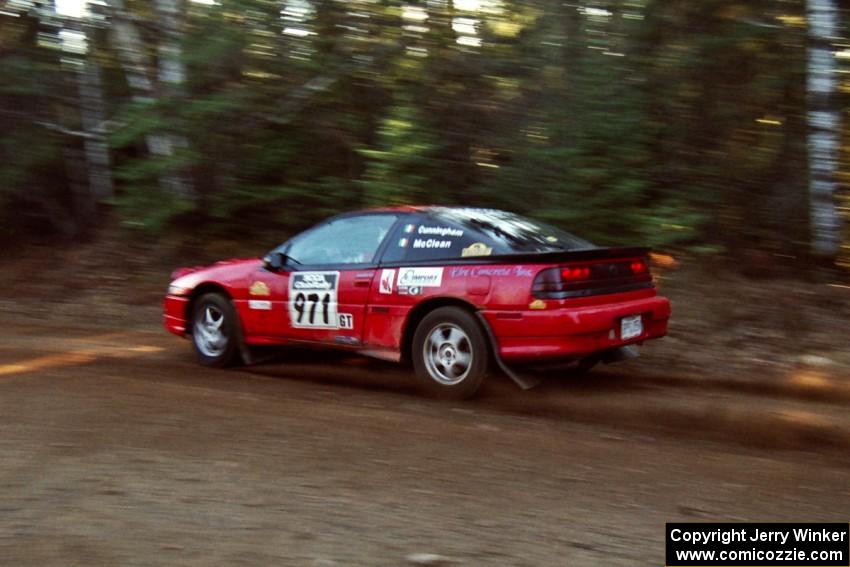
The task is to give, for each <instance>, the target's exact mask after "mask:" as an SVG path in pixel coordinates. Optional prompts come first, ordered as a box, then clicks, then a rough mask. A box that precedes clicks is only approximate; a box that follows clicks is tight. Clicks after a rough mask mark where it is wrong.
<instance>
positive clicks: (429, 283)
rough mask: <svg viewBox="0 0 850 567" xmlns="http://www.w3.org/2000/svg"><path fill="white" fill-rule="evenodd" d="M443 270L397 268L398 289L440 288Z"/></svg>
mask: <svg viewBox="0 0 850 567" xmlns="http://www.w3.org/2000/svg"><path fill="white" fill-rule="evenodd" d="M442 284H443V268H399V270H398V287H399V288H402V287H406V288H411V287H440V286H441V285H442Z"/></svg>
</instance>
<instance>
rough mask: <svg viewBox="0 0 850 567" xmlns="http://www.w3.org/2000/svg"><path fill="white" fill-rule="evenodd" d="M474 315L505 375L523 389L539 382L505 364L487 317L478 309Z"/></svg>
mask: <svg viewBox="0 0 850 567" xmlns="http://www.w3.org/2000/svg"><path fill="white" fill-rule="evenodd" d="M475 316H476V317H478V321H479V322H480V323H481V326H482V327H483V328H484V332H486V333H487V339H488V340H489V341H490V350H491V351H492V353H493V360H495V361H496V364H497V365H498V366H499V368H500V369H501V370H502V372H504V373H505V375H506V376H507V377H508V378H510V379H511V380H513V381H514V383H516V385H517V386H519V387H520V388H522V389H523V390H530V389H532V388H534V387H535V386H538V385H539V384H540V380H539V379H537V378H534V377H530V376H522V375H520V374H517V373H516V372H514V371H513V370H511V369H510V368H508V366H507V365H506V364H505V362H504V361H503V360H502V357H501V356H499V343H498V342H496V336H495V335H494V334H493V330H492V329H490V324H489V323H488V322H487V319H485V318H484V316H483V315H482V314H481V312H480V311H476V312H475Z"/></svg>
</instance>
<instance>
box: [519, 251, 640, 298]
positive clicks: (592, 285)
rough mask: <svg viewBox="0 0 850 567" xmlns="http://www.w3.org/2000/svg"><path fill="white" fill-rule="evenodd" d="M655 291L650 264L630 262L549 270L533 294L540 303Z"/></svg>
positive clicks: (540, 275)
mask: <svg viewBox="0 0 850 567" xmlns="http://www.w3.org/2000/svg"><path fill="white" fill-rule="evenodd" d="M651 287H652V275H651V274H650V273H649V266H648V265H647V263H646V260H644V259H631V260H629V259H626V260H612V261H609V262H594V263H591V264H569V265H565V266H556V267H552V268H546V269H545V270H541V271H540V272H538V274H537V276H536V277H535V278H534V282H533V284H532V286H531V293H532V295H533V296H534V297H535V298H537V299H567V298H570V297H586V296H589V295H598V294H605V293H621V292H625V291H634V290H638V289H647V288H651Z"/></svg>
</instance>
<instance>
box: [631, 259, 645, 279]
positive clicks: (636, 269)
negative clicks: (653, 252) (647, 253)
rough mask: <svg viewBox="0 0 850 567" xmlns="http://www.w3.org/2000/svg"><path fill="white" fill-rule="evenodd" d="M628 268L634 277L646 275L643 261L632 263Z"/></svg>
mask: <svg viewBox="0 0 850 567" xmlns="http://www.w3.org/2000/svg"><path fill="white" fill-rule="evenodd" d="M630 268H631V269H632V273H633V274H635V275H638V274H645V273H646V270H647V268H646V262H645V261H643V260H637V261H635V262H632V264H631V266H630Z"/></svg>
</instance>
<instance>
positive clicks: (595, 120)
mask: <svg viewBox="0 0 850 567" xmlns="http://www.w3.org/2000/svg"><path fill="white" fill-rule="evenodd" d="M848 16H850V10H848V9H846V8H839V6H838V3H837V2H836V1H835V0H751V1H747V2H743V1H740V0H739V1H733V0H706V1H701V2H685V1H684V0H608V1H602V0H599V1H584V0H576V1H575V2H567V3H563V2H551V1H547V0H515V1H509V0H424V1H418V2H414V1H411V2H399V1H392V0H381V1H370V0H349V1H342V0H315V1H310V0H275V1H272V0H196V1H192V0H157V1H156V2H143V1H141V0H97V1H90V2H84V1H83V0H58V1H57V3H56V4H54V2H53V1H41V2H39V1H35V0H0V77H2V80H0V127H2V131H3V138H2V140H0V152H2V153H1V154H0V216H2V233H0V235H2V238H3V242H4V243H5V244H6V245H8V244H10V243H15V242H20V241H22V240H25V239H29V238H32V237H33V236H34V235H38V236H39V237H42V238H47V239H50V238H54V239H55V238H68V237H77V238H83V237H86V236H89V235H91V232H92V229H93V228H95V227H97V226H99V225H101V224H105V223H109V222H111V221H113V220H119V221H120V222H121V223H122V224H124V225H126V226H128V227H134V228H136V229H141V230H144V231H146V232H148V233H150V234H152V235H162V236H163V237H173V236H174V235H180V234H195V235H197V237H199V238H210V237H218V236H235V235H240V236H242V237H248V236H252V235H254V236H256V235H260V234H263V235H268V234H274V235H275V236H274V237H272V238H270V240H271V241H274V240H280V239H283V238H284V237H285V236H286V235H287V234H290V233H291V232H293V231H295V230H297V229H299V228H302V227H304V226H306V225H308V224H310V223H312V222H314V221H316V220H318V219H319V218H321V217H324V216H326V215H328V214H332V213H334V212H336V211H342V210H347V209H351V208H357V207H363V206H373V205H380V204H387V203H432V202H434V203H446V204H468V205H476V206H496V207H503V208H508V209H512V210H516V211H519V212H523V213H527V214H529V215H532V216H535V217H538V218H541V219H544V220H547V221H550V222H553V223H555V224H559V225H561V226H562V227H564V228H566V229H567V230H571V231H574V232H576V233H578V234H580V235H584V236H586V237H589V238H591V239H593V240H596V241H598V242H600V243H604V244H623V243H633V242H645V243H647V244H651V245H653V246H660V247H668V248H677V247H687V248H690V249H693V250H698V251H704V252H716V253H726V254H728V255H729V256H730V257H732V258H741V257H744V258H748V259H749V258H752V257H753V255H752V254H753V253H755V254H756V256H759V255H760V257H764V258H773V257H779V258H782V261H783V262H785V263H788V260H789V259H793V258H797V259H799V260H800V263H803V262H804V261H806V260H808V259H810V258H811V253H812V252H814V253H815V254H816V255H817V256H819V257H823V258H826V259H827V260H829V261H834V260H838V261H839V262H846V259H842V251H843V253H844V255H846V254H847V252H848V251H850V238H848V234H847V231H846V230H845V232H844V236H843V237H842V236H841V232H840V226H841V225H840V223H839V222H838V219H839V218H840V215H841V214H844V215H845V217H846V215H847V213H848V211H850V197H848V192H847V186H846V185H847V182H848V179H850V172H848V169H847V165H846V164H847V159H848V157H850V156H849V155H848V144H850V138H848V132H850V116H848V108H850V105H847V104H846V101H847V96H848V92H850V78H848V72H850V68H848V65H847V63H848V62H850V42H848V40H847V39H845V38H846V37H847V33H846V31H847V25H848V21H850V19H848ZM107 140H108V142H109V144H110V147H109V150H108V151H106V149H105V143H106V142H107ZM113 179H114V189H113ZM844 224H845V226H846V224H847V223H844Z"/></svg>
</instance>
